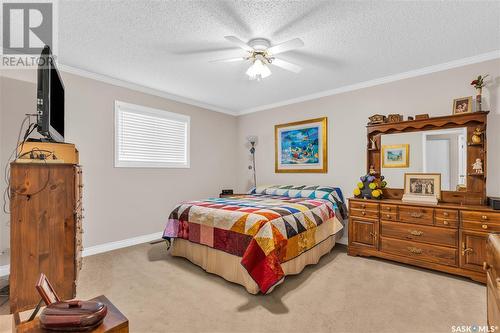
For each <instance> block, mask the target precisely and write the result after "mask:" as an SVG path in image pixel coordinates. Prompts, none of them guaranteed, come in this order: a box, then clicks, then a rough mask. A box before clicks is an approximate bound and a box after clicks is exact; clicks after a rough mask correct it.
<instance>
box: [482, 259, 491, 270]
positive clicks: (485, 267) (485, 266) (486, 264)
mask: <svg viewBox="0 0 500 333" xmlns="http://www.w3.org/2000/svg"><path fill="white" fill-rule="evenodd" d="M490 268H491V266H490V265H489V264H488V263H487V262H486V261H483V270H484V271H487V270H488V269H490Z"/></svg>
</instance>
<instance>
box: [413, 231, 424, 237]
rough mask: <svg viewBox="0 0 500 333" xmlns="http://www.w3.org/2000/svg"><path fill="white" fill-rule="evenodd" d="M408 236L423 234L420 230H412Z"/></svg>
mask: <svg viewBox="0 0 500 333" xmlns="http://www.w3.org/2000/svg"><path fill="white" fill-rule="evenodd" d="M410 234H412V235H413V236H422V235H423V234H424V232H423V231H420V230H412V231H410Z"/></svg>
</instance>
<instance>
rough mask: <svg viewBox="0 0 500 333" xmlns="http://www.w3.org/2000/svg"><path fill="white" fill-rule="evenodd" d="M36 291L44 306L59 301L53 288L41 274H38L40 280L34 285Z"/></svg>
mask: <svg viewBox="0 0 500 333" xmlns="http://www.w3.org/2000/svg"><path fill="white" fill-rule="evenodd" d="M36 289H37V290H38V293H39V294H40V296H41V297H42V299H43V301H44V302H45V304H46V305H50V304H52V303H55V302H59V301H60V300H61V299H60V298H59V296H57V294H56V291H55V290H54V287H52V285H51V284H50V282H49V279H48V278H47V276H46V275H45V274H43V273H42V274H40V278H39V279H38V282H37V284H36Z"/></svg>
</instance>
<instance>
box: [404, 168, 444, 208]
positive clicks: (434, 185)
mask: <svg viewBox="0 0 500 333" xmlns="http://www.w3.org/2000/svg"><path fill="white" fill-rule="evenodd" d="M404 184H405V185H404V194H403V201H413V202H426V203H438V200H439V199H441V174H440V173H405V182H404Z"/></svg>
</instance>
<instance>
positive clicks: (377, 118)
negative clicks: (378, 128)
mask: <svg viewBox="0 0 500 333" xmlns="http://www.w3.org/2000/svg"><path fill="white" fill-rule="evenodd" d="M368 119H370V122H369V123H368V125H375V124H382V123H385V120H386V118H385V116H384V115H381V114H374V115H373V116H371V117H368Z"/></svg>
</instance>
